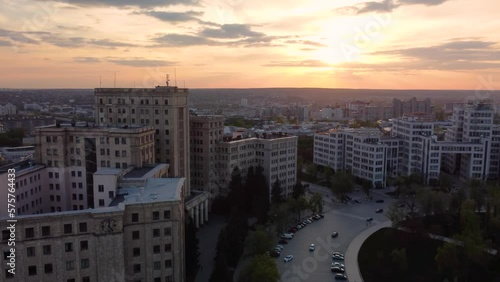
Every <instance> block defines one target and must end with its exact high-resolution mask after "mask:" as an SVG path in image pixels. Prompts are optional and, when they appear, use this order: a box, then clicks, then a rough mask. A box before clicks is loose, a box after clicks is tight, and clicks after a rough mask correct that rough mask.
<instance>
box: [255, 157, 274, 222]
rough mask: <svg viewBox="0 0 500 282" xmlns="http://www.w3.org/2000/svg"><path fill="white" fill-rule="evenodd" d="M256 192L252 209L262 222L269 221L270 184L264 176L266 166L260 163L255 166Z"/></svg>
mask: <svg viewBox="0 0 500 282" xmlns="http://www.w3.org/2000/svg"><path fill="white" fill-rule="evenodd" d="M254 177H255V181H254V183H255V184H254V185H255V187H254V193H253V197H254V199H253V201H252V206H253V207H252V210H253V212H254V214H255V216H256V217H257V220H258V221H259V222H260V223H264V222H266V221H267V216H268V214H269V207H270V202H269V194H270V193H269V186H268V184H267V180H266V177H265V176H264V168H263V167H262V166H260V165H258V166H257V167H256V168H255V176H254Z"/></svg>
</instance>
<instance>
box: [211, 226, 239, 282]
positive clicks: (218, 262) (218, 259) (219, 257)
mask: <svg viewBox="0 0 500 282" xmlns="http://www.w3.org/2000/svg"><path fill="white" fill-rule="evenodd" d="M226 238H227V235H226V230H225V229H222V230H221V232H220V233H219V238H218V239H217V253H216V256H215V266H214V270H213V271H212V275H211V276H210V280H209V281H210V282H233V277H232V275H231V273H230V272H229V266H228V264H227V258H226V248H227V244H226Z"/></svg>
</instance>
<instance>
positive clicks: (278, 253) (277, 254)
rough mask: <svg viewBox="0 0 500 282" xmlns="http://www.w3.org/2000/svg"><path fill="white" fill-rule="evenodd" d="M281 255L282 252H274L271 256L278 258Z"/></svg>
mask: <svg viewBox="0 0 500 282" xmlns="http://www.w3.org/2000/svg"><path fill="white" fill-rule="evenodd" d="M280 255H281V253H280V252H276V251H272V252H271V253H270V254H269V256H271V257H273V258H277V257H279V256H280Z"/></svg>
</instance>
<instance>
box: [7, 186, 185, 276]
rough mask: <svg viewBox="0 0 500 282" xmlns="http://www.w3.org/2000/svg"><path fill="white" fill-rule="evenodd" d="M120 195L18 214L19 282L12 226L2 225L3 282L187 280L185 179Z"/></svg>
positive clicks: (131, 188) (123, 191) (122, 190)
mask: <svg viewBox="0 0 500 282" xmlns="http://www.w3.org/2000/svg"><path fill="white" fill-rule="evenodd" d="M118 185H119V186H126V184H123V183H121V182H119V184H118ZM115 189H116V190H117V191H118V194H117V195H116V197H115V199H114V200H113V202H112V203H111V205H110V206H109V207H104V208H97V209H86V210H77V211H66V212H57V213H48V214H43V215H40V214H37V215H25V216H18V217H17V218H16V219H17V220H18V222H17V224H16V231H15V233H16V274H15V276H13V275H11V274H10V273H8V272H7V269H8V266H7V262H8V260H9V259H8V258H7V256H8V254H9V249H10V248H11V247H9V246H7V244H6V240H7V239H8V238H9V237H10V231H9V230H8V229H6V227H7V226H8V224H9V223H7V222H6V220H1V222H0V229H1V230H2V238H1V241H2V244H1V245H0V249H1V251H2V254H3V255H2V258H1V261H2V267H1V271H0V281H5V282H9V281H12V282H14V281H26V282H31V281H33V282H35V281H37V282H38V281H47V282H51V281H53V282H91V281H94V282H99V281H102V282H124V281H125V282H136V281H144V282H173V281H179V282H182V281H184V279H185V278H184V277H185V269H184V259H185V258H184V243H185V242H184V194H185V185H184V179H183V178H150V179H143V180H142V182H140V183H139V182H138V183H135V184H130V183H129V184H128V185H127V187H123V188H118V186H117V187H115ZM4 219H5V218H4Z"/></svg>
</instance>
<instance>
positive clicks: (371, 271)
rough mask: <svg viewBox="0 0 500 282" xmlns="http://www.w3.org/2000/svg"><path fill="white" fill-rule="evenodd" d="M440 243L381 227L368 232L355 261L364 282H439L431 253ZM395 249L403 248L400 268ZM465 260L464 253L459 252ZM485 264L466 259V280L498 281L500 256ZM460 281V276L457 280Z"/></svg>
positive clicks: (440, 277) (441, 278) (439, 278)
mask: <svg viewBox="0 0 500 282" xmlns="http://www.w3.org/2000/svg"><path fill="white" fill-rule="evenodd" d="M442 244H443V243H442V242H441V241H437V240H432V239H429V238H425V237H422V236H420V235H418V234H414V233H408V232H404V231H399V230H396V229H393V228H383V229H380V230H379V231H377V232H375V233H374V234H373V235H372V236H370V237H369V238H368V239H367V240H366V241H365V242H364V243H363V245H362V246H361V249H360V251H359V255H358V263H359V268H360V271H361V275H362V276H363V279H364V281H365V282H378V281H384V282H390V281H394V282H401V281H405V282H413V281H415V282H417V281H418V282H433V281H436V282H442V281H444V277H443V276H441V274H440V273H439V271H438V269H437V267H436V264H435V260H434V257H435V256H436V252H437V249H438V247H440V246H441V245H442ZM394 249H406V258H407V265H408V267H407V269H406V270H400V269H399V268H398V266H397V265H396V263H397V261H396V262H395V261H393V259H392V257H391V252H392V251H393V250H394ZM460 257H461V258H460V261H461V263H464V259H463V257H464V256H463V255H461V256H460ZM488 259H490V261H489V262H488V263H486V264H484V263H483V264H477V263H474V262H471V261H469V264H470V268H469V269H470V271H469V275H468V276H469V279H468V280H467V281H473V282H475V281H478V282H479V281H488V282H497V281H500V259H499V257H498V256H497V257H494V258H491V257H489V256H488ZM459 281H461V280H459Z"/></svg>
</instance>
